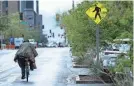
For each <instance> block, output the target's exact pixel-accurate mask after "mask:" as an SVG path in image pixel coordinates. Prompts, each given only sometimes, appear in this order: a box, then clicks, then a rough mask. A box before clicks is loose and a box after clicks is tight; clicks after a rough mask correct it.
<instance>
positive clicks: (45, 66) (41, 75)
mask: <svg viewBox="0 0 134 86" xmlns="http://www.w3.org/2000/svg"><path fill="white" fill-rule="evenodd" d="M16 51H17V50H12V52H10V51H9V50H8V51H6V54H1V55H0V63H1V65H0V86H98V85H97V84H90V85H89V84H88V85H86V84H83V85H82V84H76V83H75V77H76V76H77V75H78V74H90V73H91V72H90V70H89V69H86V68H80V69H75V68H73V67H72V61H71V57H70V54H69V48H40V49H37V52H38V54H39V55H38V57H36V64H37V69H36V70H34V71H31V72H30V77H29V82H26V79H24V80H21V74H20V72H21V71H20V68H19V67H18V64H17V63H15V62H14V61H13V58H14V55H15V53H16ZM99 86H107V85H99Z"/></svg>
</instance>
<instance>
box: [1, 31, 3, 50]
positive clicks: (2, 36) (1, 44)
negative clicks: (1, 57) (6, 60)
mask: <svg viewBox="0 0 134 86" xmlns="http://www.w3.org/2000/svg"><path fill="white" fill-rule="evenodd" d="M2 40H3V36H2V31H1V49H2V42H3V41H2Z"/></svg>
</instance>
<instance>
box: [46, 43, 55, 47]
mask: <svg viewBox="0 0 134 86" xmlns="http://www.w3.org/2000/svg"><path fill="white" fill-rule="evenodd" d="M47 46H48V47H57V44H55V43H49V44H48V45H47Z"/></svg>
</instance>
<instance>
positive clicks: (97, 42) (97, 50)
mask: <svg viewBox="0 0 134 86" xmlns="http://www.w3.org/2000/svg"><path fill="white" fill-rule="evenodd" d="M99 32H100V30H99V25H97V28H96V56H97V67H99V65H100V62H99V42H100V34H99Z"/></svg>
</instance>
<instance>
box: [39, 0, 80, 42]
mask: <svg viewBox="0 0 134 86" xmlns="http://www.w3.org/2000/svg"><path fill="white" fill-rule="evenodd" d="M81 1H82V0H75V1H74V2H75V4H77V3H80V2H81ZM71 8H72V0H39V11H40V12H39V13H40V14H42V15H43V25H45V29H43V33H44V34H47V35H48V36H51V34H50V33H49V30H50V29H51V30H52V32H54V33H55V38H52V39H49V41H53V40H55V41H56V40H57V42H60V41H61V42H62V41H64V39H63V38H62V39H61V38H59V37H58V34H63V33H64V30H63V29H60V27H57V26H56V21H55V13H57V12H60V13H62V12H64V11H67V10H69V9H71Z"/></svg>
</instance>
